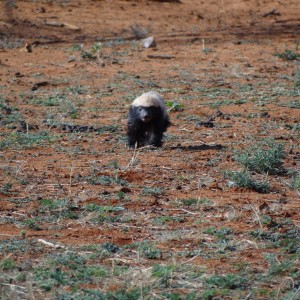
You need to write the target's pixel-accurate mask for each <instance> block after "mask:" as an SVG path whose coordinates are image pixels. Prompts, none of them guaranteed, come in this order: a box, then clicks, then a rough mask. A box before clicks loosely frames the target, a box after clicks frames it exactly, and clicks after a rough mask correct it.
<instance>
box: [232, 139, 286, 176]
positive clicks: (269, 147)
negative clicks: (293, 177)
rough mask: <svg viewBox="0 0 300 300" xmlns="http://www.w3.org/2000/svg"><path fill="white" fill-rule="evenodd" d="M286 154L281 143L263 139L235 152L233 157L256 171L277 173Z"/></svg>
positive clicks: (281, 170)
mask: <svg viewBox="0 0 300 300" xmlns="http://www.w3.org/2000/svg"><path fill="white" fill-rule="evenodd" d="M285 156H286V154H285V152H284V148H283V145H282V144H280V143H276V142H275V141H273V140H265V141H262V142H260V143H258V144H256V145H253V146H251V147H249V148H248V149H246V151H244V152H240V153H237V154H236V155H235V156H234V159H235V160H236V161H238V162H239V163H240V164H242V165H243V166H244V167H245V168H247V169H248V170H251V171H255V172H257V173H267V174H278V173H282V172H283V159H284V158H285Z"/></svg>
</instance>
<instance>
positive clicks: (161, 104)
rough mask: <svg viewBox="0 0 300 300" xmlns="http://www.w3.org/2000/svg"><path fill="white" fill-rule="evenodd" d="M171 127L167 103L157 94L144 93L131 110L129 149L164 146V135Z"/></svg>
mask: <svg viewBox="0 0 300 300" xmlns="http://www.w3.org/2000/svg"><path fill="white" fill-rule="evenodd" d="M168 126H170V121H169V116H168V112H167V109H166V105H165V101H164V99H163V98H162V96H161V95H160V94H158V93H157V92H153V91H151V92H148V93H144V94H142V95H141V96H139V97H138V98H136V99H135V100H134V101H133V102H132V104H131V106H130V109H129V114H128V127H127V137H128V146H129V148H134V147H135V144H136V143H137V147H142V146H147V145H152V146H155V147H161V146H162V137H163V133H164V132H165V131H166V130H167V128H168Z"/></svg>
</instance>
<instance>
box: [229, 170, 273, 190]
mask: <svg viewBox="0 0 300 300" xmlns="http://www.w3.org/2000/svg"><path fill="white" fill-rule="evenodd" d="M224 175H225V178H227V179H229V180H230V181H232V182H233V184H234V185H236V186H238V187H241V188H246V189H252V190H254V191H256V192H259V193H268V192H269V190H270V186H269V183H268V182H264V181H256V180H254V179H253V178H252V177H251V175H250V173H249V172H248V171H247V170H243V171H236V172H234V171H226V172H225V173H224Z"/></svg>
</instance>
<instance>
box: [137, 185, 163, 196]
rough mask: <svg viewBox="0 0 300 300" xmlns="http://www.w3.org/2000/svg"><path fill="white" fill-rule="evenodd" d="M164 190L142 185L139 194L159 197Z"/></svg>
mask: <svg viewBox="0 0 300 300" xmlns="http://www.w3.org/2000/svg"><path fill="white" fill-rule="evenodd" d="M164 193H165V192H164V190H162V189H161V188H159V187H144V188H143V190H142V192H141V194H142V195H143V196H154V197H159V196H162V195H163V194H164Z"/></svg>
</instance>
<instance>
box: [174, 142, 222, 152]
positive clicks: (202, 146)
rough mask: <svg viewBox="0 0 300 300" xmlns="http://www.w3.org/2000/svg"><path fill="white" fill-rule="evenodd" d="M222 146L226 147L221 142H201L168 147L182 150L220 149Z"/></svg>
mask: <svg viewBox="0 0 300 300" xmlns="http://www.w3.org/2000/svg"><path fill="white" fill-rule="evenodd" d="M224 148H226V147H225V146H223V145H221V144H216V145H206V144H202V145H195V146H191V145H189V146H182V145H178V146H174V147H170V149H171V150H175V149H179V150H184V151H205V150H222V149H224Z"/></svg>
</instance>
